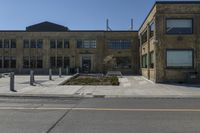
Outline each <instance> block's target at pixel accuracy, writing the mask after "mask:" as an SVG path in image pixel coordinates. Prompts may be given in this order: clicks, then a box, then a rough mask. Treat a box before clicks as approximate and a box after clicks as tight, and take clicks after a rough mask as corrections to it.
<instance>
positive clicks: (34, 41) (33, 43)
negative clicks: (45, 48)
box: [31, 40, 36, 48]
mask: <svg viewBox="0 0 200 133" xmlns="http://www.w3.org/2000/svg"><path fill="white" fill-rule="evenodd" d="M31 48H36V40H31Z"/></svg>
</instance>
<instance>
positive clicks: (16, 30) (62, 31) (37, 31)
mask: <svg viewBox="0 0 200 133" xmlns="http://www.w3.org/2000/svg"><path fill="white" fill-rule="evenodd" d="M0 32H138V30H113V31H106V30H69V31H26V30H0Z"/></svg>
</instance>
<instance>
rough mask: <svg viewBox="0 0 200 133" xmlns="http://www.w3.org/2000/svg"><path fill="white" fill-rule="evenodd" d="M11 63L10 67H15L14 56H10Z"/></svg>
mask: <svg viewBox="0 0 200 133" xmlns="http://www.w3.org/2000/svg"><path fill="white" fill-rule="evenodd" d="M10 61H11V63H10V67H11V68H16V57H11V60H10Z"/></svg>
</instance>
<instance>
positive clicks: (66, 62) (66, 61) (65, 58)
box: [64, 57, 70, 68]
mask: <svg viewBox="0 0 200 133" xmlns="http://www.w3.org/2000/svg"><path fill="white" fill-rule="evenodd" d="M69 66H70V59H69V57H64V68H66V67H69Z"/></svg>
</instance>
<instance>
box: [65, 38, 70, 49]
mask: <svg viewBox="0 0 200 133" xmlns="http://www.w3.org/2000/svg"><path fill="white" fill-rule="evenodd" d="M64 48H69V40H64Z"/></svg>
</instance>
